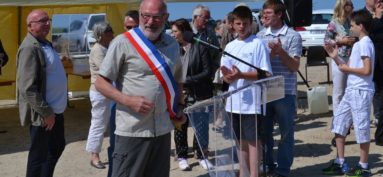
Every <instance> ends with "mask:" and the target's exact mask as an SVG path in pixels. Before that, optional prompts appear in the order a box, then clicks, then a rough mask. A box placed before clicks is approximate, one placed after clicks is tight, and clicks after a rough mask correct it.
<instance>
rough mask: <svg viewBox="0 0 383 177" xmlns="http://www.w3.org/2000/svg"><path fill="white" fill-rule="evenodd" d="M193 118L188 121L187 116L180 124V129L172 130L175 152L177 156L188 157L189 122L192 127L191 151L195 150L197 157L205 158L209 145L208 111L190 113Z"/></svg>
mask: <svg viewBox="0 0 383 177" xmlns="http://www.w3.org/2000/svg"><path fill="white" fill-rule="evenodd" d="M192 116H193V117H192V118H193V120H192V121H191V122H190V120H189V118H188V119H187V122H186V123H185V124H183V125H182V126H181V130H177V129H175V130H174V142H175V145H176V153H177V157H178V158H184V159H187V158H188V149H189V146H188V141H187V140H188V136H187V132H188V130H187V128H188V125H189V122H190V123H192V124H193V127H194V132H195V135H194V138H193V151H195V152H196V157H197V159H204V158H207V156H206V155H207V154H203V153H202V152H204V153H207V150H208V146H209V113H206V112H198V113H194V114H193V115H192ZM204 155H205V157H204Z"/></svg>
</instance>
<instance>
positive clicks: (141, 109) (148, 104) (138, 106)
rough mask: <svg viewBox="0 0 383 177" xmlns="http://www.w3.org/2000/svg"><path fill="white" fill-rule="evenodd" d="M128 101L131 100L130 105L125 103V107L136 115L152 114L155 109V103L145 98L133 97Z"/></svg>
mask: <svg viewBox="0 0 383 177" xmlns="http://www.w3.org/2000/svg"><path fill="white" fill-rule="evenodd" d="M127 99H128V100H129V103H125V105H126V106H127V107H129V108H130V109H132V110H133V111H134V112H136V113H139V114H142V115H145V114H148V113H149V112H151V111H152V110H153V108H154V103H153V102H152V101H150V100H147V99H146V98H145V97H143V96H131V97H129V98H127Z"/></svg>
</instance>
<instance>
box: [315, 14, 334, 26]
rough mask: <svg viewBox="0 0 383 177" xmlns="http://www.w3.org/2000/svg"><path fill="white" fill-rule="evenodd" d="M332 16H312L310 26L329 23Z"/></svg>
mask: <svg viewBox="0 0 383 177" xmlns="http://www.w3.org/2000/svg"><path fill="white" fill-rule="evenodd" d="M331 18H332V14H313V19H312V24H328V23H330V21H331Z"/></svg>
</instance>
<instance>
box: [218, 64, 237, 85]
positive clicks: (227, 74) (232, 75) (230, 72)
mask: <svg viewBox="0 0 383 177" xmlns="http://www.w3.org/2000/svg"><path fill="white" fill-rule="evenodd" d="M221 71H222V74H223V79H224V80H225V82H227V83H232V82H234V81H235V80H237V79H240V78H241V75H242V72H241V71H240V70H239V69H238V68H237V67H236V66H234V65H233V66H232V69H229V68H227V67H226V66H221Z"/></svg>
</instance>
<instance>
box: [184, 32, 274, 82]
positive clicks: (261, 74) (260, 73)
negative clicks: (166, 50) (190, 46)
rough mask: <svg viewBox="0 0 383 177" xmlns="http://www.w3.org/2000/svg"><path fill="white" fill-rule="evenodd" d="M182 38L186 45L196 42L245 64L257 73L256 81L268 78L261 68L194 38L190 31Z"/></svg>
mask: <svg viewBox="0 0 383 177" xmlns="http://www.w3.org/2000/svg"><path fill="white" fill-rule="evenodd" d="M182 38H183V40H184V41H186V42H188V43H193V41H196V42H197V43H200V44H202V45H205V46H208V47H211V48H213V49H216V50H218V51H220V52H222V53H223V54H224V55H227V56H230V57H231V58H233V59H235V60H237V61H239V62H241V63H243V64H245V65H247V66H250V67H252V68H254V69H256V70H257V73H258V79H263V78H266V77H268V76H270V75H269V74H268V73H267V71H265V70H263V69H261V68H258V67H256V66H254V65H252V64H250V63H248V62H246V61H243V60H242V59H239V58H238V57H236V56H234V55H232V54H230V53H227V52H226V51H224V50H222V48H221V47H218V46H216V45H213V44H211V43H209V42H206V41H204V40H202V39H200V38H197V37H195V34H194V33H192V32H190V31H184V32H183V34H182Z"/></svg>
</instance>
